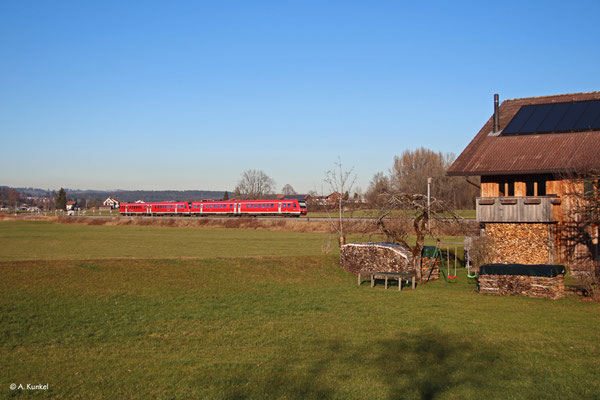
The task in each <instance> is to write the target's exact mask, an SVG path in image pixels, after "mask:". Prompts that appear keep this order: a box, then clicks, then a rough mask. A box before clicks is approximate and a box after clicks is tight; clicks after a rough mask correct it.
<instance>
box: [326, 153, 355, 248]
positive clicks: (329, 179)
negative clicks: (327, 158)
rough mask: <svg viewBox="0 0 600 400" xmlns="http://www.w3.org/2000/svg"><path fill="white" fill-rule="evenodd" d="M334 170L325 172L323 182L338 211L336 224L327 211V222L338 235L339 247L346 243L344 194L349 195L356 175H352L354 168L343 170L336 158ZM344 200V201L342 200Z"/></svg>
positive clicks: (339, 160)
mask: <svg viewBox="0 0 600 400" xmlns="http://www.w3.org/2000/svg"><path fill="white" fill-rule="evenodd" d="M334 164H335V166H336V167H335V168H334V169H331V170H329V171H326V172H325V178H323V181H324V182H325V183H326V184H327V185H328V186H329V188H330V190H331V191H332V194H337V195H336V196H335V201H336V205H337V209H338V213H339V214H338V223H337V224H335V223H333V219H332V218H331V215H330V214H329V210H328V209H326V210H327V214H328V215H329V220H330V221H331V222H332V226H333V228H334V229H335V231H336V232H337V233H338V235H339V244H340V246H341V245H343V244H345V243H346V236H344V215H343V213H344V204H345V202H347V201H348V196H344V194H346V193H349V192H350V191H351V190H352V187H353V186H354V183H355V182H356V174H355V173H354V167H352V168H350V169H349V170H347V169H344V165H343V164H342V160H341V159H340V158H339V157H338V160H337V162H335V163H334ZM344 198H345V199H344Z"/></svg>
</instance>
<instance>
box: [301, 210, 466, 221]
mask: <svg viewBox="0 0 600 400" xmlns="http://www.w3.org/2000/svg"><path fill="white" fill-rule="evenodd" d="M401 213H403V214H408V213H407V212H403V211H395V212H393V213H392V214H401ZM456 214H457V215H458V216H460V217H462V218H469V219H474V218H475V210H456ZM336 215H337V214H336V213H335V212H331V213H330V214H328V213H327V212H324V211H314V212H311V211H309V213H308V214H307V215H306V216H303V217H302V218H327V217H328V216H331V217H334V218H335V216H336ZM377 215H378V211H377V210H356V211H353V212H344V216H346V217H354V218H375V217H376V216H377Z"/></svg>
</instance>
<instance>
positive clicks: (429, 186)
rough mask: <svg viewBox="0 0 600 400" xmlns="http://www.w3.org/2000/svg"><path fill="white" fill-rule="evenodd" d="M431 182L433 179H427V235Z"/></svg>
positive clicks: (429, 226)
mask: <svg viewBox="0 0 600 400" xmlns="http://www.w3.org/2000/svg"><path fill="white" fill-rule="evenodd" d="M432 182H433V178H427V230H428V231H429V234H431V222H430V221H431V214H430V213H429V209H430V207H431V183H432Z"/></svg>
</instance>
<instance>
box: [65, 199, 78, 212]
mask: <svg viewBox="0 0 600 400" xmlns="http://www.w3.org/2000/svg"><path fill="white" fill-rule="evenodd" d="M76 210H77V202H76V201H67V211H76Z"/></svg>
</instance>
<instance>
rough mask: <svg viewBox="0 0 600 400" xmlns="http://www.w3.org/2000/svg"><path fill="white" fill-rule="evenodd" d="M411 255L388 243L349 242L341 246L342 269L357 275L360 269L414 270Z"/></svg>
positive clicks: (403, 248) (404, 249)
mask: <svg viewBox="0 0 600 400" xmlns="http://www.w3.org/2000/svg"><path fill="white" fill-rule="evenodd" d="M411 260H412V255H411V253H410V251H409V250H408V249H407V248H406V247H404V246H400V245H394V244H389V243H350V244H345V245H343V246H342V249H341V254H340V265H341V267H342V269H344V270H346V271H348V272H351V273H353V274H354V275H357V274H358V273H359V272H360V271H361V270H369V271H377V272H414V271H413V270H412V262H411Z"/></svg>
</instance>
